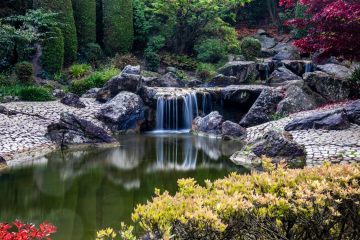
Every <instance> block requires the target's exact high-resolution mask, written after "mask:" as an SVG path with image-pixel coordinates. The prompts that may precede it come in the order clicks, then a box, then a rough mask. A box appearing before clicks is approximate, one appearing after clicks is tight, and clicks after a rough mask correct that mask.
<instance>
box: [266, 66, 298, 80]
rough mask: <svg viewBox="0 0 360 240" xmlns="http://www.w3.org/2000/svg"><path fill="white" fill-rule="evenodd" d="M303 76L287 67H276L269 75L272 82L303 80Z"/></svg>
mask: <svg viewBox="0 0 360 240" xmlns="http://www.w3.org/2000/svg"><path fill="white" fill-rule="evenodd" d="M301 79H302V78H301V77H300V76H298V75H296V74H295V73H293V72H292V71H290V70H289V69H287V68H285V67H280V68H278V69H276V70H275V71H274V72H273V73H272V74H271V75H270V77H269V80H268V81H269V82H270V83H271V84H276V83H283V82H286V81H292V80H301Z"/></svg>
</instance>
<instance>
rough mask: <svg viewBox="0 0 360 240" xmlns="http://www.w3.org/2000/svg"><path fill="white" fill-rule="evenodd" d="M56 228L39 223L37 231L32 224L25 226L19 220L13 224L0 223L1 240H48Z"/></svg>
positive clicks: (48, 224)
mask: <svg viewBox="0 0 360 240" xmlns="http://www.w3.org/2000/svg"><path fill="white" fill-rule="evenodd" d="M55 232H56V227H55V226H54V225H52V224H50V223H46V222H44V223H41V224H40V225H39V228H38V229H37V228H36V227H35V225H34V224H25V223H22V222H21V221H19V220H16V221H14V222H13V223H0V239H1V240H43V239H44V240H45V239H46V240H50V239H51V238H50V235H52V234H53V233H55Z"/></svg>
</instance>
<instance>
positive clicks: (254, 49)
mask: <svg viewBox="0 0 360 240" xmlns="http://www.w3.org/2000/svg"><path fill="white" fill-rule="evenodd" d="M260 51H261V44H260V42H259V40H257V39H255V38H253V37H246V38H244V39H243V40H242V42H241V52H242V54H243V55H244V57H245V58H246V60H255V59H256V57H258V56H259V55H260Z"/></svg>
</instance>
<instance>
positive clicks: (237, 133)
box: [221, 121, 246, 140]
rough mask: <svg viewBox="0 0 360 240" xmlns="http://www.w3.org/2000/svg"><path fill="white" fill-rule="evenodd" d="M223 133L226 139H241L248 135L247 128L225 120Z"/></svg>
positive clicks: (222, 127)
mask: <svg viewBox="0 0 360 240" xmlns="http://www.w3.org/2000/svg"><path fill="white" fill-rule="evenodd" d="M221 134H222V137H223V139H225V140H231V139H240V138H245V137H246V129H245V128H243V127H241V126H240V125H239V124H237V123H234V122H230V121H225V122H223V124H222V125H221Z"/></svg>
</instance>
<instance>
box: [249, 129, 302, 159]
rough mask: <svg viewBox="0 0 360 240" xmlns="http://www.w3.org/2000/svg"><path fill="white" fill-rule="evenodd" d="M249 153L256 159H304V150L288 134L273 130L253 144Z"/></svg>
mask: <svg viewBox="0 0 360 240" xmlns="http://www.w3.org/2000/svg"><path fill="white" fill-rule="evenodd" d="M251 151H252V152H253V153H254V154H255V155H256V156H258V157H261V156H266V157H271V158H287V159H295V158H299V157H305V151H304V148H303V147H302V146H300V145H298V144H297V143H295V142H294V141H293V140H292V139H291V137H290V136H289V134H287V133H281V132H278V131H274V130H271V131H268V132H267V133H265V134H264V136H263V137H262V138H260V139H259V140H257V141H256V142H255V143H253V145H252V147H251Z"/></svg>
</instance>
